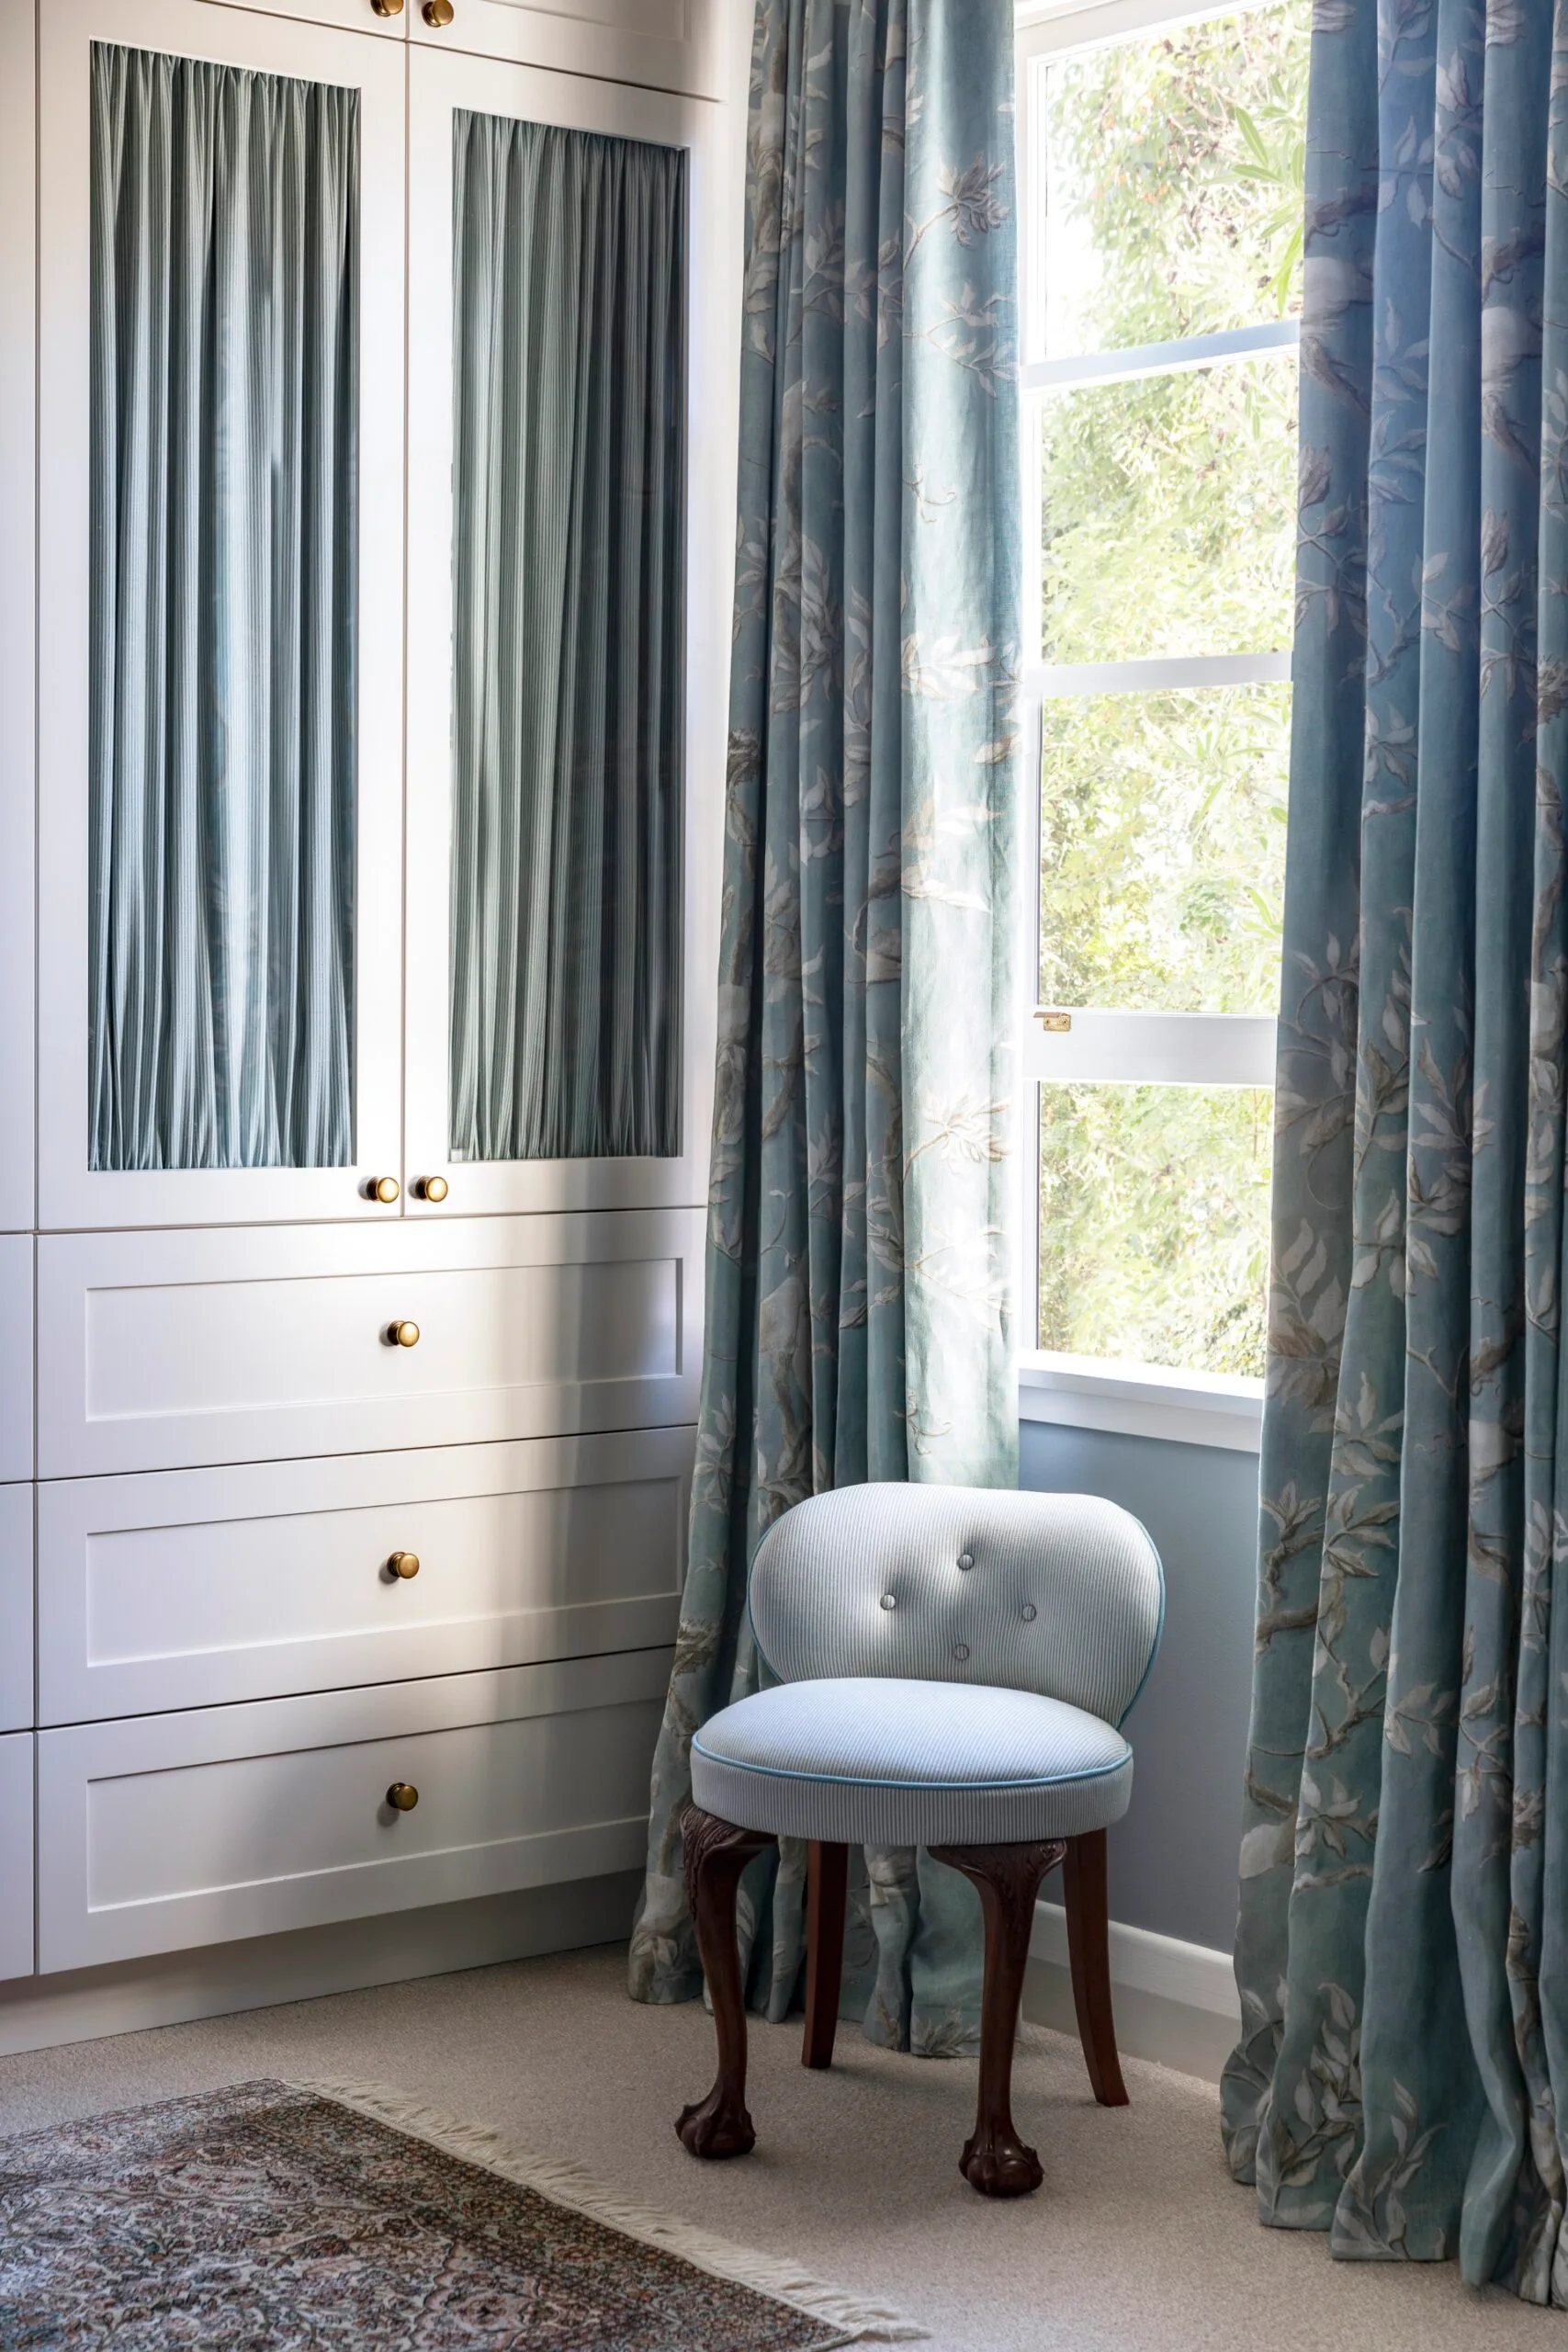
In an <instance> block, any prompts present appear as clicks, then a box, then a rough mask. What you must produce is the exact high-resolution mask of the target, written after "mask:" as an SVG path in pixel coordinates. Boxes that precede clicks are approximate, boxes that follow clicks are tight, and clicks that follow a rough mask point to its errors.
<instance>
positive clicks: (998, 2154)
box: [676, 1486, 1165, 2197]
mask: <svg viewBox="0 0 1568 2352" xmlns="http://www.w3.org/2000/svg"><path fill="white" fill-rule="evenodd" d="M1164 1603H1165V1587H1164V1579H1163V1577H1162V1574H1161V1570H1160V1563H1159V1556H1158V1555H1157V1554H1156V1551H1155V1548H1154V1545H1153V1544H1151V1543H1150V1541H1149V1539H1148V1536H1147V1535H1146V1534H1145V1532H1144V1530H1143V1528H1142V1527H1140V1526H1139V1524H1138V1522H1137V1521H1136V1520H1135V1519H1133V1518H1132V1517H1131V1516H1130V1515H1129V1514H1128V1513H1127V1512H1126V1511H1124V1510H1119V1509H1118V1508H1117V1506H1116V1505H1115V1504H1114V1503H1108V1502H1103V1501H1100V1500H1099V1499H1098V1498H1094V1497H1092V1496H1087V1495H1033V1494H1004V1493H998V1492H995V1491H993V1490H991V1489H988V1488H971V1487H905V1486H872V1487H847V1488H845V1489H843V1490H842V1491H841V1492H839V1493H836V1494H829V1495H818V1496H817V1497H815V1498H813V1499H812V1500H811V1501H809V1502H804V1503H800V1504H797V1505H796V1507H795V1510H791V1511H786V1512H785V1514H784V1517H783V1518H782V1519H780V1520H778V1521H776V1522H775V1523H774V1525H773V1527H772V1528H771V1529H770V1530H769V1532H768V1533H767V1535H766V1536H765V1538H764V1539H763V1541H762V1543H761V1545H760V1546H759V1547H758V1552H757V1557H756V1561H755V1563H754V1565H753V1567H752V1572H751V1587H750V1611H751V1624H752V1630H753V1632H754V1634H755V1635H756V1641H757V1648H758V1652H759V1655H760V1657H761V1660H762V1664H763V1668H764V1670H765V1673H766V1676H767V1678H768V1684H769V1687H767V1688H765V1689H763V1690H761V1691H757V1692H756V1693H755V1694H754V1695H753V1696H752V1697H750V1698H749V1699H742V1700H739V1702H737V1703H736V1704H735V1705H734V1706H732V1707H726V1708H725V1709H724V1711H723V1712H722V1713H720V1714H717V1715H715V1716H714V1717H713V1718H712V1719H711V1720H710V1721H709V1722H708V1723H706V1724H704V1725H703V1727H702V1729H701V1731H700V1732H699V1733H698V1734H697V1736H696V1737H695V1739H694V1741H693V1743H692V1795H693V1802H692V1804H690V1805H689V1806H688V1807H687V1808H686V1811H685V1813H684V1815H682V1836H683V1838H684V1842H685V1861H686V1884H687V1890H688V1893H689V1895H690V1898H691V1905H692V1912H693V1916H694V1919H695V1921H696V1929H697V1942H698V1946H699V1949H700V1951H701V1953H702V1960H703V1967H704V1970H705V1973H706V1976H707V1982H708V1989H709V1992H710V1994H711V1996H712V1999H713V2005H714V2018H715V2023H716V2028H717V2035H718V2055H719V2064H718V2077H717V2080H716V2083H715V2085H714V2087H713V2089H712V2090H711V2091H710V2092H709V2094H708V2096H707V2098H705V2099H704V2100H703V2101H702V2102H701V2103H700V2104H699V2105H697V2106H694V2107H688V2108H687V2109H685V2111H684V2112H683V2113H682V2117H681V2120H680V2121H679V2123H678V2124H677V2126H676V2129H677V2130H678V2131H679V2132H680V2135H681V2138H682V2141H683V2142H684V2143H685V2145H686V2146H687V2147H688V2148H689V2149H690V2150H691V2152H692V2154H694V2155H698V2156H732V2155H743V2154H746V2152H747V2151H748V2150H749V2149H750V2148H751V2147H752V2146H753V2145H754V2144H755V2141H756V2133H755V2131H754V2130H753V2128H752V2124H751V2119H750V2115H749V2114H748V2112H747V2109H746V2013H745V2007H744V2001H743V1996H742V1988H741V1984H740V1968H739V1952H738V1951H737V1947H736V1938H735V1907H736V1895H737V1890H738V1887H739V1879H740V1873H741V1871H743V1870H744V1868H745V1866H746V1864H747V1863H748V1862H749V1861H750V1859H751V1857H752V1856H753V1855H754V1854H757V1853H760V1852H761V1850H762V1849H764V1848H765V1847H766V1846H768V1845H770V1844H771V1843H772V1842H773V1839H774V1838H779V1837H788V1838H805V1839H807V1841H808V1847H809V1854H808V1866H807V1985H806V2045H805V2050H804V2052H803V2059H804V2063H805V2064H807V2066H826V2065H828V2064H830V2062H831V2058H832V2052H833V2037H834V2028H835V2025H836V2022H837V2018H838V2007H839V1988H840V1969H841V1964H842V1957H843V1932H844V1908H845V1891H846V1882H847V1874H848V1867H849V1849H850V1847H851V1846H852V1845H873V1846H926V1847H929V1848H930V1849H931V1852H932V1853H933V1854H934V1855H935V1856H936V1858H937V1860H939V1861H944V1862H950V1863H951V1864H952V1865H953V1868H954V1869H955V1870H960V1871H963V1872H964V1875H965V1877H967V1878H969V1879H971V1880H973V1882H974V1883H975V1885H976V1888H977V1889H978V1891H979V1894H980V1903H981V1909H982V1912H983V1914H984V1917H985V1925H986V1963H985V1990H984V1995H983V2000H982V2009H981V2030H980V2088H979V2103H978V2111H977V2114H976V2124H975V2131H974V2132H973V2134H972V2135H971V2137H970V2139H969V2140H968V2142H967V2143H965V2146H964V2153H963V2155H962V2157H961V2158H960V2169H961V2170H962V2171H963V2173H964V2177H965V2178H966V2179H967V2180H968V2181H969V2182H970V2184H971V2186H972V2187H974V2188H977V2189H979V2190H981V2191H982V2192H983V2193H984V2194H985V2195H987V2196H991V2197H1016V2196H1021V2195H1024V2194H1025V2193H1027V2192H1028V2191H1029V2190H1031V2189H1033V2188H1038V2187H1039V2185H1040V2180H1041V2169H1040V2163H1039V2159H1038V2158H1037V2156H1036V2155H1035V2153H1034V2151H1033V2149H1032V2148H1027V2147H1025V2146H1024V2145H1023V2144H1022V2143H1021V2141H1020V2140H1019V2137H1018V2135H1017V2132H1016V2131H1014V2129H1013V2123H1012V2113H1011V2078H1012V2046H1013V2041H1014V2037H1015V2035H1016V2032H1017V2027H1018V2011H1019V2003H1020V2000H1021V1996H1022V1992H1023V1971H1024V1963H1025V1962H1026V1960H1027V1958H1028V1955H1029V1936H1030V1928H1031V1926H1032V1920H1033V1916H1034V1898H1035V1895H1036V1893H1037V1891H1038V1889H1039V1885H1040V1882H1041V1880H1042V1878H1043V1876H1044V1874H1045V1872H1046V1871H1049V1870H1052V1869H1054V1868H1055V1865H1056V1864H1057V1863H1058V1862H1061V1863H1063V1864H1064V1865H1065V1868H1064V1872H1063V1877H1064V1896H1065V1900H1066V1913H1067V1943H1068V1953H1069V1958H1070V1960H1071V1963H1072V1977H1073V1993H1074V1999H1075V2004H1076V2007H1077V2018H1078V2030H1079V2033H1080V2035H1081V2038H1082V2041H1083V2047H1084V2055H1085V2057H1086V2058H1087V2060H1088V2062H1089V2080H1090V2083H1091V2085H1092V2086H1093V2089H1094V2094H1095V2097H1096V2098H1098V2099H1099V2100H1100V2102H1101V2104H1102V2105H1104V2106H1108V2107H1119V2106H1123V2105H1125V2103H1126V2098H1127V2093H1126V2090H1125V2087H1124V2086H1123V2084H1122V2069H1121V2065H1120V2063H1119V2061H1118V2058H1117V2052H1116V2039H1115V2029H1114V2024H1113V2021H1112V2017H1111V1977H1110V1960H1109V1951H1108V1942H1107V1912H1106V1878H1105V1860H1106V1846H1105V1832H1106V1829H1107V1827H1108V1826H1109V1825H1110V1824H1111V1822H1113V1821H1115V1820H1117V1819H1119V1818H1120V1816H1121V1815H1122V1814H1123V1813H1124V1812H1125V1811H1126V1809H1127V1802H1128V1799H1129V1797H1130V1795H1131V1793H1132V1784H1133V1751H1132V1749H1131V1748H1130V1747H1128V1745H1127V1742H1126V1740H1125V1739H1124V1738H1123V1737H1122V1732H1121V1728H1120V1726H1121V1724H1122V1720H1123V1718H1124V1717H1125V1715H1126V1714H1127V1712H1128V1710H1129V1709H1130V1708H1131V1706H1132V1704H1133V1702H1134V1699H1135V1698H1136V1697H1137V1694H1138V1692H1139V1691H1140V1690H1141V1689H1142V1687H1143V1684H1144V1682H1145V1679H1146V1677H1147V1675H1148V1671H1149V1668H1150V1667H1151V1665H1152V1664H1153V1662H1154V1656H1155V1651H1156V1647H1157V1646H1158V1643H1159V1635H1160V1627H1161V1623H1162V1621H1163V1616H1164Z"/></svg>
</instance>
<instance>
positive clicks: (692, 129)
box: [405, 7, 738, 1217]
mask: <svg viewBox="0 0 1568 2352" xmlns="http://www.w3.org/2000/svg"><path fill="white" fill-rule="evenodd" d="M493 13H494V14H495V15H497V16H502V15H506V14H508V13H510V12H509V11H507V10H505V9H504V8H500V7H498V8H497V9H496V10H494V11H493ZM409 79H410V262H409V300H410V305H411V316H412V318H413V319H414V320H416V321H417V322H418V331H417V333H416V334H414V335H413V336H412V339H411V346H410V444H409V455H410V478H409V527H410V582H411V588H410V632H409V634H410V645H411V649H412V653H411V662H410V676H409V707H408V708H409V804H408V833H407V870H408V877H409V896H408V933H407V974H408V997H407V1012H406V1017H405V1023H406V1037H407V1062H406V1087H407V1097H406V1100H407V1126H406V1139H407V1159H408V1169H409V1177H410V1199H409V1215H410V1216H415V1217H424V1216H445V1217H450V1216H454V1215H458V1216H460V1215H462V1214H464V1213H467V1214H469V1215H485V1214H489V1213H492V1212H501V1211H510V1210H519V1209H522V1210H537V1209H567V1208H634V1207H637V1208H641V1207H652V1206H658V1205H664V1204H680V1203H693V1202H698V1201H701V1200H703V1199H704V1198H705V1194H706V1189H707V1184H706V1173H707V1170H706V1162H707V1152H708V1145H709V1140H710V1138H709V1117H710V1109H709V1106H710V1101H711V1088H712V1072H713V1047H714V1033H713V1002H714V995H715V991H714V984H713V976H714V971H715V967H716V932H715V923H716V913H717V908H718V895H719V882H718V849H719V832H720V828H721V825H722V811H723V778H724V756H725V751H724V729H725V707H724V706H725V692H724V686H723V681H724V680H725V678H726V677H727V676H728V660H729V641H728V609H727V606H728V593H729V590H728V583H729V582H730V579H731V575H732V571H733V560H734V559H733V548H732V540H733V529H734V526H733V512H732V511H731V512H729V513H728V514H727V513H726V511H725V508H726V503H727V500H728V503H729V504H730V507H731V510H732V504H733V501H732V495H731V493H732V491H733V469H732V467H730V466H729V465H728V462H727V448H726V439H725V434H726V422H727V416H728V403H727V401H726V400H725V394H724V387H725V386H726V385H727V384H728V382H729V381H730V380H731V376H730V362H731V359H732V353H731V351H730V349H729V345H730V344H731V342H732V341H734V340H736V339H738V322H736V320H735V319H734V318H732V317H731V315H730V305H729V301H728V295H727V293H726V291H725V289H726V288H728V284H729V273H728V271H727V269H726V268H725V267H724V266H722V255H721V252H720V244H719V242H718V241H719V240H720V239H721V238H722V236H723V234H724V232H723V230H722V227H721V225H720V224H721V223H722V222H723V220H724V218H725V202H724V200H723V193H722V191H721V188H720V186H719V180H720V175H721V169H722V161H721V155H720V150H719V146H718V137H719V128H720V110H719V109H718V108H716V107H713V106H711V105H709V104H707V103H706V102H705V101H702V100H698V99H694V98H686V97H678V96H667V95H663V94H659V93H654V92H649V91H647V90H638V89H631V88H626V87H621V86H617V85H614V84H610V83H604V82H589V81H584V80H580V79H575V78H573V77H572V76H570V75H568V74H549V73H538V72H534V71H531V70H527V69H523V68H513V67H502V66H498V65H495V64H492V63H490V62H486V61H483V60H480V59H478V58H473V57H464V56H461V55H458V54H457V53H455V52H452V51H440V52H435V51H431V50H427V49H424V48H417V47H416V48H414V49H412V50H411V52H410V58H409ZM730 429H731V430H732V425H731V428H730ZM728 446H729V447H733V442H732V441H731V442H730V443H729V445H728ZM433 1196H434V1197H433Z"/></svg>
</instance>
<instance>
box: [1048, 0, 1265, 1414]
mask: <svg viewBox="0 0 1568 2352" xmlns="http://www.w3.org/2000/svg"><path fill="white" fill-rule="evenodd" d="M1309 40H1310V12H1309V10H1308V8H1307V7H1306V6H1304V5H1303V4H1302V0H1290V5H1288V6H1271V7H1260V8H1257V9H1253V10H1249V11H1247V12H1246V13H1243V14H1239V15H1236V16H1233V17H1223V18H1218V19H1211V20H1210V21H1208V22H1206V23H1201V24H1197V25H1190V26H1182V27H1179V28H1174V29H1172V30H1171V31H1170V32H1168V33H1166V34H1161V35H1157V36H1156V37H1153V38H1145V39H1142V40H1136V41H1130V42H1124V43H1120V44H1117V45H1115V46H1111V47H1107V48H1102V49H1100V50H1094V51H1089V52H1087V53H1086V54H1085V55H1083V56H1081V57H1077V58H1071V59H1067V60H1066V61H1064V62H1061V63H1059V64H1056V65H1054V66H1053V67H1052V68H1051V69H1050V72H1049V74H1048V75H1047V80H1046V93H1045V150H1046V155H1047V171H1046V191H1045V198H1046V221H1045V239H1046V244H1045V251H1046V277H1047V295H1046V320H1045V346H1046V351H1047V354H1048V356H1052V357H1059V356H1064V355H1069V354H1079V353H1089V352H1103V351H1115V350H1122V349H1126V348H1128V347H1129V346H1133V345H1146V344H1158V343H1168V342H1174V341H1178V340H1181V339H1186V338H1190V337H1192V336H1196V335H1202V334H1215V333H1221V332H1224V331H1226V330H1228V329H1232V328H1235V327H1239V326H1245V325H1249V324H1254V323H1256V322H1259V321H1261V320H1267V319H1269V318H1273V317H1278V316H1286V315H1289V314H1291V313H1292V312H1293V311H1296V310H1297V309H1298V308H1299V304H1300V241H1301V212H1302V183H1303V161H1304V134H1305V119H1306V78H1307V62H1308V49H1309ZM1040 462H1041V469H1042V472H1041V482H1042V492H1043V497H1042V511H1043V532H1042V545H1041V587H1042V594H1041V610H1042V620H1043V649H1042V650H1043V655H1044V658H1045V659H1046V660H1047V661H1049V662H1107V661H1121V660H1129V659H1135V658H1140V657H1145V656H1148V655H1152V654H1168V655H1175V654H1184V655H1190V654H1198V655H1203V654H1228V653H1238V652H1242V653H1245V652H1258V651H1270V650H1280V649H1283V648H1285V647H1287V646H1288V645H1289V643H1290V626H1291V593H1292V570H1293V560H1294V507H1295V496H1294V493H1295V465H1296V423H1295V356H1294V354H1293V352H1289V351H1286V352H1280V353H1275V354H1255V355H1253V356H1249V357H1246V358H1237V359H1230V360H1226V361H1223V362H1219V363H1216V364H1212V365H1209V366H1204V367H1199V368H1186V369H1182V370H1171V371H1167V372H1164V373H1160V374H1154V375H1149V376H1145V377H1140V378H1136V379H1133V380H1132V381H1130V382H1124V383H1117V384H1111V385H1103V386H1095V387H1085V388H1083V389H1081V390H1072V391H1069V392H1063V393H1058V394H1055V395H1054V396H1052V397H1051V398H1049V399H1048V400H1047V401H1045V402H1044V404H1043V410H1042V414H1041V437H1040ZM1289 728H1290V693H1289V689H1288V687H1284V686H1272V685H1251V686H1239V687H1237V686H1219V687H1199V688H1194V689H1191V690H1186V691H1182V692H1165V693H1159V694H1128V693H1122V694H1105V695H1090V696H1081V697H1080V696H1068V697H1064V698H1062V699H1061V700H1058V701H1052V702H1049V703H1047V705H1046V707H1045V715H1044V725H1043V762H1042V776H1041V790H1042V871H1041V915H1042V920H1041V974H1040V987H1041V997H1042V1001H1044V1002H1047V1003H1054V1004H1059V1005H1069V1006H1070V1005H1080V1006H1102V1007H1113V1008H1122V1009H1126V1010H1143V1011H1166V1012H1273V1011H1274V1009H1275V1005H1276V1002H1277V997H1278V988H1279V940H1280V910H1281V899H1282V888H1283V865H1284V830H1285V829H1284V818H1285V799H1286V788H1287V777H1288V767H1289ZM1040 1209H1041V1293H1040V1344H1041V1345H1042V1346H1043V1347H1046V1348H1053V1349H1061V1350H1066V1351H1070V1352H1074V1353H1081V1354H1088V1355H1096V1356H1102V1357H1103V1356H1114V1357H1123V1358H1128V1359H1131V1360H1134V1361H1141V1362H1145V1363H1164V1364H1169V1365H1179V1366H1183V1367H1187V1368H1190V1369H1193V1370H1202V1371H1210V1372H1216V1373H1236V1372H1242V1373H1251V1374H1258V1373H1261V1371H1262V1369H1263V1328H1264V1291H1265V1284H1266V1279H1267V1266H1268V1216H1269V1101H1268V1097H1267V1096H1266V1095H1264V1094H1261V1093H1259V1092H1258V1091H1254V1090H1237V1089H1224V1088H1199V1087H1174V1086H1159V1087H1132V1086H1111V1085H1096V1086H1070V1087H1068V1086H1060V1087H1055V1086H1053V1087H1046V1088H1044V1089H1043V1091H1042V1103H1041V1199H1040Z"/></svg>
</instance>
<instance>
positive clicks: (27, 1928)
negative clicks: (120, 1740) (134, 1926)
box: [0, 1731, 33, 1977]
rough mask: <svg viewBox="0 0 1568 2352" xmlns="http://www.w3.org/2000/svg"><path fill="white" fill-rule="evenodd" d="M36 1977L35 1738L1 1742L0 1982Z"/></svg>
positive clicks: (20, 1734) (27, 1735)
mask: <svg viewBox="0 0 1568 2352" xmlns="http://www.w3.org/2000/svg"><path fill="white" fill-rule="evenodd" d="M32 1973H33V1736H32V1734H31V1732H30V1731H17V1732H12V1733H11V1735H10V1736H9V1737H8V1738H6V1739H0V1977H7V1976H30V1975H31V1974H32Z"/></svg>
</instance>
